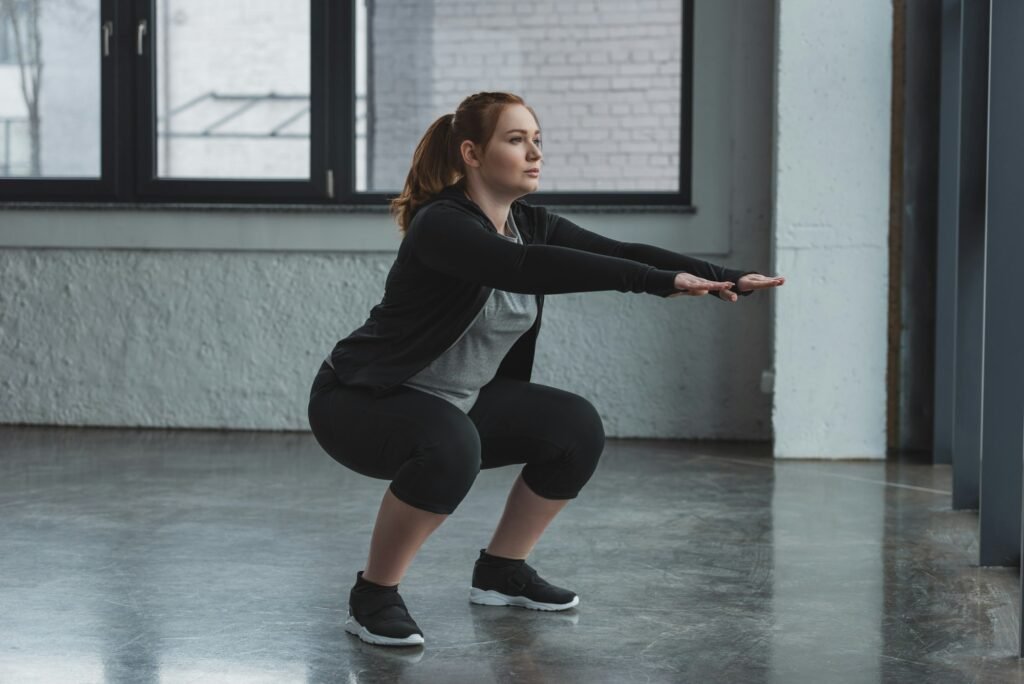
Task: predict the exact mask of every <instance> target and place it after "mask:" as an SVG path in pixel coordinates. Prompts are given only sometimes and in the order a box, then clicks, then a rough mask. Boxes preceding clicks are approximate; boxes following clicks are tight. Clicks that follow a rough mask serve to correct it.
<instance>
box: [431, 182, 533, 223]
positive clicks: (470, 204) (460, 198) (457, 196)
mask: <svg viewBox="0 0 1024 684" xmlns="http://www.w3.org/2000/svg"><path fill="white" fill-rule="evenodd" d="M441 199H447V200H451V201H453V202H455V203H456V204H458V205H459V206H461V207H463V208H465V209H467V210H468V211H471V212H472V213H474V214H475V215H477V216H479V217H480V218H481V219H483V220H484V224H485V225H486V226H487V227H488V228H490V229H491V230H494V225H493V224H492V223H491V219H490V217H489V216H487V214H485V213H484V210H483V209H481V208H480V205H479V204H477V203H476V202H474V201H473V200H471V199H470V198H469V197H468V196H467V195H466V193H465V191H463V189H462V188H461V187H459V186H458V185H448V186H445V187H444V188H443V189H442V190H441V192H439V193H437V195H435V201H437V200H441ZM519 209H520V206H519V200H518V199H517V200H513V202H512V206H511V207H509V212H510V213H511V212H514V215H513V218H514V220H515V222H516V225H522V223H523V220H522V218H521V213H520V211H519Z"/></svg>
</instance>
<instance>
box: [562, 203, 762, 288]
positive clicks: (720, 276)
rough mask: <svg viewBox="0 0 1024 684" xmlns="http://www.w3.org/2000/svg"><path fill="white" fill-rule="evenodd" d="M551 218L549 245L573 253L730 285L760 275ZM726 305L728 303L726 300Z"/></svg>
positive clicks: (565, 220) (566, 220)
mask: <svg viewBox="0 0 1024 684" xmlns="http://www.w3.org/2000/svg"><path fill="white" fill-rule="evenodd" d="M545 213H546V215H547V224H548V225H547V228H548V244H549V245H558V246H561V247H566V248H569V249H581V250H584V251H586V252H592V253H594V254H603V255H605V256H611V257H618V258H622V259H629V260H630V261H637V262H640V263H643V264H649V265H651V266H654V267H656V268H660V269H668V270H674V271H683V272H686V273H692V274H693V275H696V276H699V277H701V278H705V279H706V280H714V281H717V282H724V281H729V282H732V283H736V284H737V286H738V284H739V279H740V277H741V276H744V275H747V274H748V273H758V271H741V270H738V269H734V268H726V267H725V266H718V265H717V264H713V263H711V262H708V261H703V260H701V259H697V258H695V257H691V256H687V255H685V254H680V253H678V252H673V251H671V250H667V249H662V248H661V247H655V246H654V245H647V244H644V243H642V242H619V241H618V240H613V239H612V238H609V237H605V236H604V235H599V234H597V233H593V232H591V231H589V230H586V229H584V228H581V227H580V226H578V225H576V224H575V223H573V222H572V221H570V220H569V219H567V218H565V217H564V216H559V215H558V214H553V213H551V212H545ZM732 291H733V292H735V293H736V294H738V295H740V296H741V297H746V296H747V295H749V294H750V293H752V292H753V290H746V291H745V292H740V291H739V290H737V289H736V287H733V290H732ZM723 301H724V300H723Z"/></svg>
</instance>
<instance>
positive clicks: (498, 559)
mask: <svg viewBox="0 0 1024 684" xmlns="http://www.w3.org/2000/svg"><path fill="white" fill-rule="evenodd" d="M480 558H481V559H483V560H486V561H490V562H493V563H523V562H525V561H526V559H525V558H512V557H509V556H497V555H495V554H493V553H490V552H489V551H488V550H487V549H480Z"/></svg>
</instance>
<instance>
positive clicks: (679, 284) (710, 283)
mask: <svg viewBox="0 0 1024 684" xmlns="http://www.w3.org/2000/svg"><path fill="white" fill-rule="evenodd" d="M673 284H674V285H675V288H676V289H677V290H681V292H675V293H673V294H670V295H669V297H679V296H680V295H689V296H691V297H700V296H701V295H706V294H707V293H708V292H721V291H724V290H728V289H729V288H730V287H732V286H733V283H732V282H730V281H725V282H719V281H716V280H705V279H704V278H701V277H699V276H695V275H693V274H692V273H677V274H676V279H675V282H674V283H673Z"/></svg>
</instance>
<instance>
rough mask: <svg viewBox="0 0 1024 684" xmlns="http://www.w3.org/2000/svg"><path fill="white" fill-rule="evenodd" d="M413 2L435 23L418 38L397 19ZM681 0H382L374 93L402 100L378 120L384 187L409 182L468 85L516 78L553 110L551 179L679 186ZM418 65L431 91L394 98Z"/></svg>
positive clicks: (548, 118) (422, 86)
mask: <svg viewBox="0 0 1024 684" xmlns="http://www.w3.org/2000/svg"><path fill="white" fill-rule="evenodd" d="M409 5H415V6H416V7H417V8H419V12H420V16H418V17H417V20H418V21H419V25H418V26H416V27H415V33H417V34H422V33H423V31H422V27H423V26H428V27H430V32H429V34H427V35H421V36H417V37H416V40H415V42H413V41H410V40H409V39H408V36H406V34H405V33H403V32H402V30H400V29H399V30H396V27H399V26H401V25H407V24H404V22H406V21H408V20H409V17H410V9H409V8H408V6H409ZM681 5H682V4H681V3H680V2H665V1H662V0H657V1H655V0H648V1H645V2H631V3H623V2H616V1H614V0H597V1H596V2H558V3H542V2H518V3H506V2H499V1H497V0H487V1H483V2H481V1H478V0H434V1H433V2H414V1H413V0H404V1H396V0H388V1H387V2H374V4H373V6H374V22H376V24H375V28H374V42H375V46H376V50H375V54H376V56H377V61H376V68H377V72H376V74H375V78H374V81H373V86H372V88H371V93H370V96H371V97H372V98H375V99H378V100H380V101H382V102H385V103H388V105H392V106H389V107H388V108H387V109H384V108H382V109H381V110H379V111H378V112H377V117H376V118H375V119H374V121H373V122H372V124H373V126H374V139H375V145H374V150H375V153H374V154H375V156H374V162H375V164H376V169H375V173H374V174H373V178H372V181H371V184H372V187H373V188H374V189H378V190H385V191H390V190H396V189H398V188H400V187H401V186H402V184H403V183H404V181H405V174H406V173H407V172H408V169H409V164H410V162H411V160H412V153H413V151H414V149H415V146H416V144H417V143H418V142H419V140H420V138H421V137H422V136H423V134H424V133H425V132H426V129H427V126H429V125H430V123H431V122H432V121H433V120H434V119H436V118H437V117H438V116H440V115H442V114H444V113H446V112H451V111H454V110H455V108H456V107H457V106H458V104H459V102H460V101H461V100H462V99H463V98H464V97H466V96H468V95H470V94H472V93H474V92H478V91H483V90H508V91H511V92H514V93H516V94H518V95H520V96H522V97H523V98H524V99H525V100H526V101H527V103H528V104H530V106H532V107H533V108H534V110H535V111H536V112H537V114H538V116H539V117H540V118H541V128H542V130H543V138H544V154H545V172H544V180H543V182H542V186H543V187H542V189H543V190H562V191H601V190H606V191H617V190H676V189H677V188H678V183H679V172H678V167H679V116H680V107H679V103H680V79H681V49H680V45H681V38H680V36H681V25H682V10H681ZM430 6H432V7H433V11H432V12H430V11H429V10H428V9H427V8H428V7H430ZM428 15H429V16H428ZM396 50H397V51H398V52H399V54H398V55H397V56H396V55H395V54H393V53H394V52H395V51H396ZM413 77H415V79H416V81H417V84H416V88H417V90H416V92H417V93H418V94H419V95H422V97H417V98H415V99H414V100H413V102H414V103H415V107H412V106H407V107H404V108H403V107H393V103H394V102H395V101H396V100H397V101H401V96H402V93H404V92H406V90H407V88H408V87H409V86H408V82H409V80H410V79H411V78H413ZM424 91H425V92H424ZM423 103H430V106H426V107H424V106H423Z"/></svg>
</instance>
